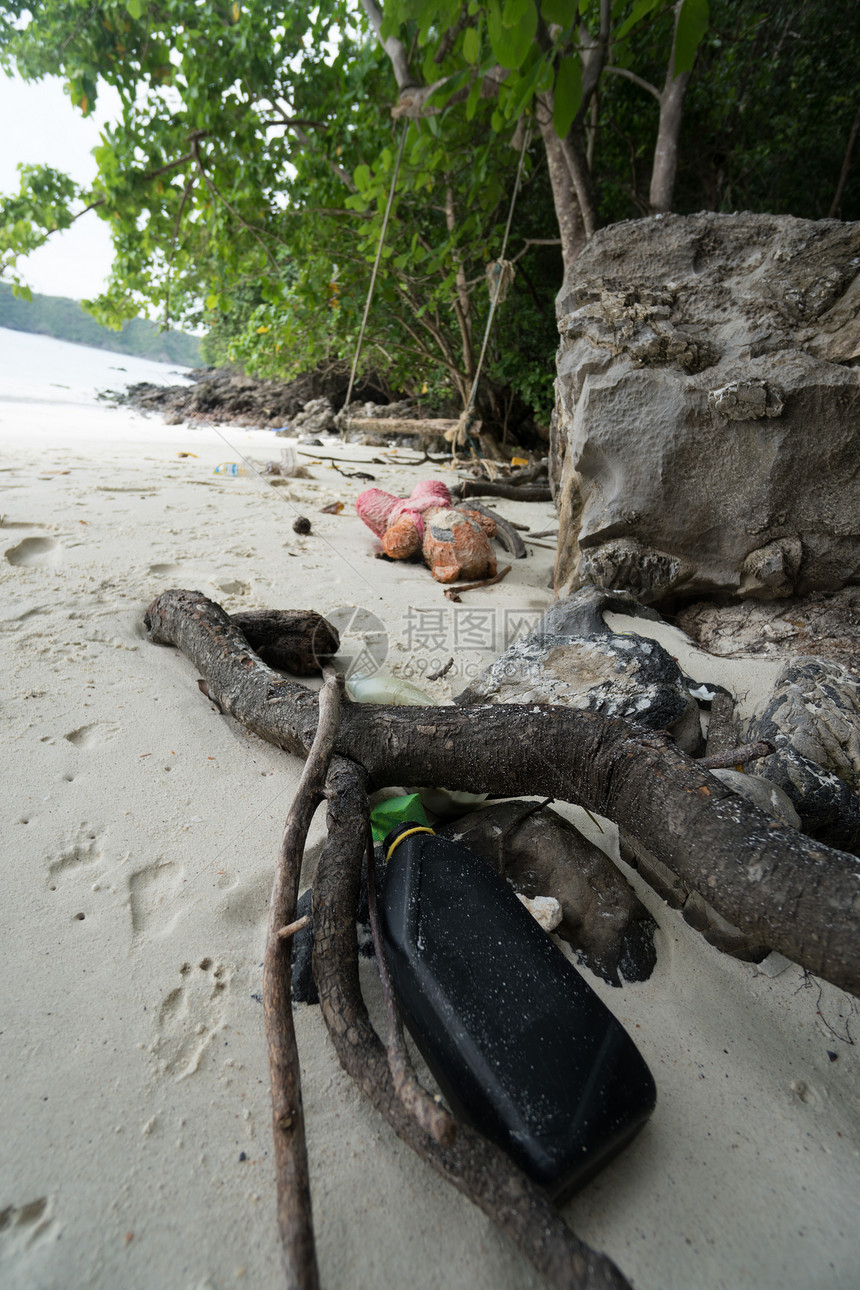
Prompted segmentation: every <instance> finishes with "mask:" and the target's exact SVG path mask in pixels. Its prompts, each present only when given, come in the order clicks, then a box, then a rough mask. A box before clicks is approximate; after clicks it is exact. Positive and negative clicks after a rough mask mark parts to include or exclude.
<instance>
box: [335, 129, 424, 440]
mask: <svg viewBox="0 0 860 1290" xmlns="http://www.w3.org/2000/svg"><path fill="white" fill-rule="evenodd" d="M408 129H409V122H408V120H407V121H404V122H403V129H402V130H401V132H400V147H399V148H398V149H397V160H396V161H395V163H394V172H393V174H392V176H391V188H390V189H389V192H388V204H387V206H386V207H385V215H384V216H383V219H382V230H381V232H380V234H379V246H378V247H377V248H376V259H375V261H374V263H373V272H372V273H371V275H370V286H369V287H368V288H367V300H366V301H365V303H364V317H363V318H362V320H361V327H360V328H359V332H358V342H357V344H356V346H355V357H354V358H353V360H352V371H351V372H350V374H349V386H348V387H347V391H346V402H345V403H344V405H343V406H344V408H345V409H346V410H347V415H349V405H350V402H351V401H352V387H353V385H354V384H355V373H356V369H357V368H358V357H359V355H360V353H361V345H362V341H363V340H364V329H365V327H366V326H367V315H368V314H369V313H370V302H371V300H372V299H373V289H374V287H375V286H376V275H377V273H378V272H379V261H380V260H381V259H382V248H383V246H384V245H385V234H386V231H387V229H388V217H389V215H390V214H391V207H392V205H393V204H394V190H395V188H396V187H397V177H398V175H399V174H400V162H401V161H402V160H403V145H404V144H405V143H406V131H407V130H408Z"/></svg>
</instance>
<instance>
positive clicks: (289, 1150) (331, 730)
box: [263, 667, 340, 1290]
mask: <svg viewBox="0 0 860 1290" xmlns="http://www.w3.org/2000/svg"><path fill="white" fill-rule="evenodd" d="M339 713H340V682H339V680H338V677H337V674H336V673H335V671H334V669H333V668H331V667H328V668H326V676H325V682H324V684H323V688H322V690H321V691H320V694H319V722H318V724H317V732H316V735H315V736H314V741H313V744H312V746H311V749H310V753H309V754H308V759H307V761H306V762H305V768H304V770H303V772H302V777H301V779H300V781H299V787H298V789H297V791H296V795H295V798H294V799H293V804H292V806H291V807H290V812H289V815H288V816H287V822H286V824H285V826H284V835H283V838H282V840H281V846H280V850H279V852H278V863H277V866H276V868H275V879H274V883H273V885H272V895H271V898H270V900H269V924H268V929H267V932H266V952H265V960H264V965H263V1015H264V1017H265V1023H266V1043H267V1046H268V1050H269V1077H270V1080H271V1089H272V1132H273V1136H274V1146H275V1176H276V1179H277V1186H278V1229H279V1231H280V1234H281V1252H282V1256H283V1262H284V1271H285V1273H286V1278H287V1286H288V1288H289V1290H318V1287H319V1274H318V1271H317V1263H316V1253H315V1250H314V1234H313V1223H312V1219H311V1193H310V1181H309V1178H308V1155H307V1146H306V1143H305V1119H304V1112H303V1111H302V1093H301V1080H300V1075H299V1054H298V1049H297V1048H296V1033H295V1029H294V1027H293V1009H292V1003H291V997H290V981H291V972H292V945H291V944H290V940H289V938H288V937H284V936H282V935H281V931H282V929H283V928H284V927H285V926H289V925H290V924H292V923H294V922H295V917H296V898H297V896H298V890H299V877H300V875H301V869H302V855H303V854H304V849H305V840H306V838H307V835H308V829H309V828H310V825H311V820H312V819H313V817H314V813H315V812H316V809H317V806H318V805H319V803H320V801H321V799H322V790H323V786H324V783H325V778H326V774H327V771H328V764H329V762H330V760H331V754H332V749H333V747H334V741H335V737H336V735H337V727H338V719H339Z"/></svg>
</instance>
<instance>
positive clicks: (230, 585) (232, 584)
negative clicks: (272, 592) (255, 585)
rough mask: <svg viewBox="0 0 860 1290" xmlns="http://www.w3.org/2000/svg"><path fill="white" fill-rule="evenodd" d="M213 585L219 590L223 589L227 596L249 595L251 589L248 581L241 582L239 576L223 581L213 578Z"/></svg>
mask: <svg viewBox="0 0 860 1290" xmlns="http://www.w3.org/2000/svg"><path fill="white" fill-rule="evenodd" d="M212 585H213V586H214V587H217V588H218V590H219V591H223V592H224V594H225V595H226V596H247V594H248V592H249V591H250V590H251V588H250V587H249V586H248V584H247V582H241V581H240V579H239V578H225V579H224V580H223V581H221V582H218V581H217V580H216V579H213V581H212Z"/></svg>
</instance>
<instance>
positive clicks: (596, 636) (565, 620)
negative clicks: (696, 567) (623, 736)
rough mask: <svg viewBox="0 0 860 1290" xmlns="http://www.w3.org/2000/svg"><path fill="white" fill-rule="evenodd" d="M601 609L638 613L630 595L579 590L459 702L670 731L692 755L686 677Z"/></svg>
mask: <svg viewBox="0 0 860 1290" xmlns="http://www.w3.org/2000/svg"><path fill="white" fill-rule="evenodd" d="M602 609H611V610H614V611H615V612H616V613H622V614H637V613H638V614H640V615H641V614H642V612H643V611H642V608H641V606H639V605H637V604H636V601H635V600H634V599H633V597H632V596H630V595H629V594H625V593H614V594H612V593H607V592H605V591H603V590H602V589H600V588H597V587H591V586H587V587H582V588H581V589H580V590H579V591H578V592H577V593H576V595H574V596H570V597H569V598H568V599H566V600H564V601H560V602H558V603H557V604H555V605H553V606H551V608H550V609H549V610H548V611H547V613H546V614H545V615H544V617H543V619H542V620H541V622H540V624H539V625H538V627H537V629H536V630H535V631H534V632H533V633H531V634H530V635H529V636H526V637H524V638H522V639H521V640H518V641H514V643H513V644H512V645H510V646H509V647H508V648H507V649H506V650H505V652H504V654H502V655H501V656H500V657H499V658H498V659H496V660H495V662H493V663H492V664H491V665H490V666H489V667H488V668H487V670H486V671H485V672H483V673H482V674H481V675H480V676H478V677H476V678H475V680H474V681H473V682H472V683H471V684H470V685H469V686H468V687H467V688H466V689H465V690H463V691H462V692H461V693H460V694H459V695H458V697H457V700H456V702H457V703H464V704H465V703H558V704H563V705H565V706H567V707H571V708H577V709H579V710H581V711H587V712H599V713H601V714H602V715H603V716H607V717H621V718H623V719H625V720H627V721H635V722H637V723H638V724H639V725H644V726H647V727H649V729H652V730H668V731H669V733H670V734H672V735H673V737H674V738H675V739H676V741H677V742H678V744H679V746H680V747H681V748H683V749H684V751H685V752H696V751H697V750H698V748H699V746H700V743H701V727H700V723H699V715H698V714H699V710H698V705H697V703H696V700H695V699H694V698H693V697H692V696H691V694H690V684H691V683H690V681H689V679H688V678H687V677H685V676H684V674H683V672H682V671H681V669H680V668H679V667H678V664H677V663H676V662H675V660H674V659H673V658H672V656H671V655H670V654H669V653H668V652H667V651H666V650H665V649H664V648H663V646H662V645H660V644H659V643H658V642H657V641H655V640H650V639H648V638H647V637H644V636H636V635H633V634H630V635H626V634H622V633H620V632H612V631H610V629H609V628H608V627H607V626H606V624H605V622H604V621H603V618H602V617H601V610H602ZM649 616H650V617H652V618H653V617H656V615H654V614H653V613H652V614H650V615H649Z"/></svg>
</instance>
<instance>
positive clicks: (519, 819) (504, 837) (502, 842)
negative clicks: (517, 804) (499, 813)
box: [499, 797, 555, 874]
mask: <svg viewBox="0 0 860 1290" xmlns="http://www.w3.org/2000/svg"><path fill="white" fill-rule="evenodd" d="M554 801H555V798H554V797H545V798H544V799H543V801H542V802H531V803H529V805H528V806H527V807H526V808H525V810H524V811H521V812H520V814H519V815H518V816H516V818H515V819H513V820H511V822H510V824H509V825H508V827H507V828H506V829H502V832H501V833H500V834H499V873H501V874H504V872H505V847H506V846H507V842H508V838H509V837H510V835H511V834H512V833H513V832H515V830H516V829H518V828H519V827H520V825H521V824H525V822H526V820H530V819H531V817H532V816H533V815H537V813H538V811H542V810H543V808H544V807H545V806H549V804H550V802H554Z"/></svg>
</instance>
